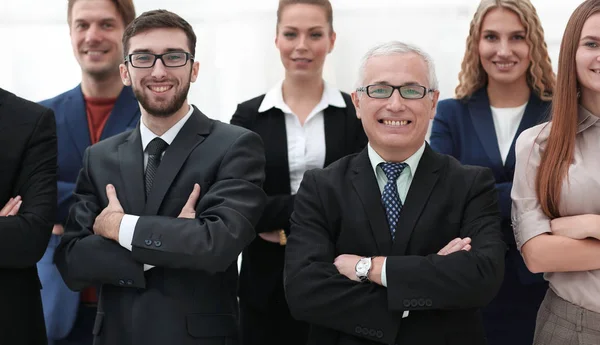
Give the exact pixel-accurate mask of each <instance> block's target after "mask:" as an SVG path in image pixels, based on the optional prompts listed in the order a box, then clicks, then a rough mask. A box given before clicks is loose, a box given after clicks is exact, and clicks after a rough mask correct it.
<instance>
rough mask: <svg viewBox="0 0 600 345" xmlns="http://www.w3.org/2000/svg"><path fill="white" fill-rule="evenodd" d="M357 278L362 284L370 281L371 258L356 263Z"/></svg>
mask: <svg viewBox="0 0 600 345" xmlns="http://www.w3.org/2000/svg"><path fill="white" fill-rule="evenodd" d="M355 270H356V276H357V277H358V279H360V281H361V282H363V283H364V282H367V281H369V271H370V270H371V258H361V259H360V260H358V262H357V263H356V267H355Z"/></svg>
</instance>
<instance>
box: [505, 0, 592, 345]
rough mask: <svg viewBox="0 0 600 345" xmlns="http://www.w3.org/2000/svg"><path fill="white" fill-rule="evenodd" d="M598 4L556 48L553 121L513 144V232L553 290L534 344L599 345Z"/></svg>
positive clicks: (575, 20) (573, 23)
mask: <svg viewBox="0 0 600 345" xmlns="http://www.w3.org/2000/svg"><path fill="white" fill-rule="evenodd" d="M599 33H600V0H588V1H585V2H583V3H582V4H581V5H579V7H578V8H577V9H576V10H575V12H573V14H572V15H571V18H570V19H569V22H568V24H567V28H566V29H565V33H564V35H563V40H562V43H561V47H560V54H559V61H558V74H557V83H556V91H555V93H554V97H553V101H552V118H551V121H550V122H548V123H545V124H542V125H539V126H536V127H534V128H531V129H529V130H527V131H525V132H523V134H522V135H521V136H520V137H519V140H518V141H517V148H516V153H517V166H516V171H515V180H514V187H513V190H512V199H513V228H514V233H515V238H516V242H517V246H518V248H519V249H520V250H521V253H522V255H523V258H524V259H525V263H526V264H527V267H528V268H529V269H530V270H531V271H532V272H543V273H544V277H545V278H546V280H548V281H549V282H550V288H549V289H548V291H547V293H546V297H545V298H544V301H543V302H542V305H541V307H540V310H539V312H538V316H537V323H536V329H535V338H534V342H533V343H534V344H536V345H542V344H543V345H558V344H560V345H571V344H572V345H575V344H578V345H579V344H600V179H599V178H598V172H599V171H600V160H599V159H598V158H597V155H598V148H599V147H600V118H599V116H600V37H599V36H600V34H599Z"/></svg>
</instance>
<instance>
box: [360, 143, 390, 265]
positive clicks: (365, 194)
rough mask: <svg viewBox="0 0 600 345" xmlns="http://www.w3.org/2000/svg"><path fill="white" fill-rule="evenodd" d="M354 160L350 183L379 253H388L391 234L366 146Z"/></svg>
mask: <svg viewBox="0 0 600 345" xmlns="http://www.w3.org/2000/svg"><path fill="white" fill-rule="evenodd" d="M355 161H356V164H355V166H354V169H353V171H354V176H353V177H352V185H353V186H354V189H355V190H356V193H357V194H358V197H359V199H360V201H361V202H362V204H363V208H364V210H365V212H366V213H367V219H368V220H369V224H370V225H371V231H372V232H373V237H375V242H376V243H377V249H378V252H379V253H381V255H389V254H390V253H391V249H392V236H391V234H390V231H389V226H388V223H387V219H386V216H385V211H384V209H383V205H382V204H381V193H380V192H379V186H378V185H377V178H376V177H375V173H374V172H373V167H372V166H371V161H370V160H369V154H368V152H367V149H366V148H365V149H364V150H363V151H362V152H361V153H359V154H358V156H356V160H355Z"/></svg>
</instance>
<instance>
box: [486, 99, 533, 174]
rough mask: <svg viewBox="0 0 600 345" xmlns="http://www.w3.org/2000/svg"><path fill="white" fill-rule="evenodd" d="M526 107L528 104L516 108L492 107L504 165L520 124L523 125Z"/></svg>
mask: <svg viewBox="0 0 600 345" xmlns="http://www.w3.org/2000/svg"><path fill="white" fill-rule="evenodd" d="M526 106H527V103H525V104H523V105H521V106H518V107H515V108H495V107H490V108H492V118H493V119H494V129H495V130H496V138H497V139H498V148H499V149H500V156H501V157H502V164H504V163H506V157H507V156H508V152H509V151H510V147H511V146H512V142H513V139H514V138H515V134H517V130H518V129H519V124H521V119H522V118H523V114H525V107H526Z"/></svg>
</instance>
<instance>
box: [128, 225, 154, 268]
mask: <svg viewBox="0 0 600 345" xmlns="http://www.w3.org/2000/svg"><path fill="white" fill-rule="evenodd" d="M139 218H140V217H139V216H133V215H131V214H126V215H124V216H123V219H122V220H121V225H120V226H119V244H120V245H121V247H123V248H125V249H127V250H129V251H131V248H132V246H131V242H133V233H134V232H135V226H136V225H137V221H138V219H139ZM151 268H154V266H152V265H146V264H144V271H147V270H149V269H151Z"/></svg>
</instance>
